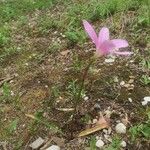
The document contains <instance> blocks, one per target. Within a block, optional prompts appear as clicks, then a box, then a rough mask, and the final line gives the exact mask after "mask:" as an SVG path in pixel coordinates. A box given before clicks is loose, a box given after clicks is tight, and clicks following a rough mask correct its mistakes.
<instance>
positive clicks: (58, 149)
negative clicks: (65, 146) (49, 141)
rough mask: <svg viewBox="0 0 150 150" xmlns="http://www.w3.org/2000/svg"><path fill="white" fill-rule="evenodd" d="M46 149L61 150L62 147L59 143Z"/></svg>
mask: <svg viewBox="0 0 150 150" xmlns="http://www.w3.org/2000/svg"><path fill="white" fill-rule="evenodd" d="M46 150H60V147H59V146H57V145H52V146H50V147H49V148H47V149H46Z"/></svg>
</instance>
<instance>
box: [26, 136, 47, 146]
mask: <svg viewBox="0 0 150 150" xmlns="http://www.w3.org/2000/svg"><path fill="white" fill-rule="evenodd" d="M43 144H44V140H43V139H42V138H41V137H39V138H38V139H36V140H35V141H34V142H33V143H31V144H30V145H29V146H30V147H31V148H32V149H38V148H40V147H41V146H42V145H43Z"/></svg>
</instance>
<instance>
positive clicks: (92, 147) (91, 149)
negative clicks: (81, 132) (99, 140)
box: [90, 136, 96, 150]
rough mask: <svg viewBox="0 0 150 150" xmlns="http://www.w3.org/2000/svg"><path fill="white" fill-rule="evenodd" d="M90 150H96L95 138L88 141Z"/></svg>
mask: <svg viewBox="0 0 150 150" xmlns="http://www.w3.org/2000/svg"><path fill="white" fill-rule="evenodd" d="M90 150H96V138H95V137H93V136H92V137H91V139H90Z"/></svg>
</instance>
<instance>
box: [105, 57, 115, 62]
mask: <svg viewBox="0 0 150 150" xmlns="http://www.w3.org/2000/svg"><path fill="white" fill-rule="evenodd" d="M114 61H115V59H114V58H108V59H105V62H106V63H113V62H114Z"/></svg>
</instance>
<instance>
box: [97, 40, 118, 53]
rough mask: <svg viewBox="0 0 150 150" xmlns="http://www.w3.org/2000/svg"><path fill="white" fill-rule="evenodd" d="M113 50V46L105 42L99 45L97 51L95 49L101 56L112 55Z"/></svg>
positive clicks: (109, 42)
mask: <svg viewBox="0 0 150 150" xmlns="http://www.w3.org/2000/svg"><path fill="white" fill-rule="evenodd" d="M114 48H115V45H114V44H113V43H112V42H111V41H105V42H103V43H102V44H101V45H100V47H99V49H97V52H98V53H101V55H107V54H109V53H112V52H113V50H114Z"/></svg>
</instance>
